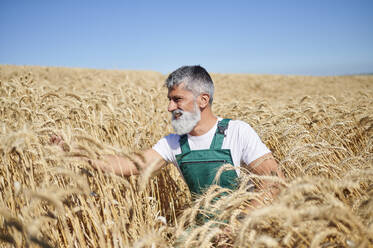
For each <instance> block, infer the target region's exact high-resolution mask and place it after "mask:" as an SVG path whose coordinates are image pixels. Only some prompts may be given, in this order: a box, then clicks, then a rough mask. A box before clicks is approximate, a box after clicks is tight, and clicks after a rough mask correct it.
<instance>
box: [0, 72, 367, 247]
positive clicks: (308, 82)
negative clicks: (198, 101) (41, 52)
mask: <svg viewBox="0 0 373 248" xmlns="http://www.w3.org/2000/svg"><path fill="white" fill-rule="evenodd" d="M212 76H213V79H214V82H215V86H216V95H215V97H214V99H215V101H214V104H213V109H214V111H215V113H216V114H217V115H219V116H221V117H226V118H233V119H241V120H244V121H246V122H248V123H249V124H250V125H251V126H252V127H253V128H254V129H255V130H256V131H257V133H258V134H259V135H260V137H261V138H262V140H263V142H264V143H265V144H266V145H267V146H268V147H269V148H270V149H271V150H272V151H273V156H274V157H275V159H276V160H277V161H278V162H279V164H280V166H281V169H282V170H283V172H284V174H285V176H286V182H283V181H281V180H278V178H276V177H270V176H267V177H260V176H256V175H253V174H250V171H249V170H247V169H246V168H241V176H240V182H241V183H240V185H239V188H238V189H237V190H235V191H230V190H227V189H221V188H219V187H211V188H210V189H209V191H208V192H207V193H206V194H205V195H204V196H203V197H201V198H199V199H197V200H195V201H194V202H192V201H191V195H190V194H189V192H188V189H187V186H186V185H185V183H184V182H183V180H182V178H181V177H180V175H179V172H178V170H177V169H175V168H174V167H173V166H172V165H167V166H164V168H163V169H162V170H161V172H160V173H159V174H157V175H155V176H154V175H152V168H149V169H147V170H145V171H144V173H143V174H142V175H141V176H139V177H135V176H133V177H130V178H122V177H118V176H115V175H113V174H110V173H102V172H101V171H95V170H93V169H92V168H91V167H90V165H89V164H88V163H87V162H86V161H85V160H82V159H79V158H77V156H84V157H87V158H89V159H96V158H100V156H101V155H103V154H118V155H122V156H127V157H129V158H130V159H132V160H133V161H136V163H141V162H143V159H142V155H141V152H140V151H141V150H143V149H147V148H150V147H151V146H152V145H153V144H154V143H155V142H157V140H159V139H160V138H161V137H162V136H164V135H166V134H168V133H170V132H172V130H171V128H170V123H169V114H168V113H167V111H166V107H167V97H166V93H167V90H166V89H165V88H164V87H163V81H164V79H165V75H162V74H159V73H156V72H146V71H144V72H134V71H108V70H107V71H105V70H88V69H78V68H75V69H68V68H53V67H21V66H19V67H17V66H0V166H1V169H0V189H1V194H0V245H1V246H2V247H25V246H27V245H29V246H30V245H31V246H40V247H131V246H132V247H173V246H178V247H197V246H198V247H326V246H331V247H369V246H373V231H372V230H373V136H372V134H373V98H372V95H373V76H363V75H359V76H340V77H310V76H278V75H272V76H271V75H243V74H242V75H228V74H214V75H212ZM51 135H59V136H62V137H63V139H64V140H65V147H64V150H65V151H61V150H60V149H58V147H56V146H51V145H50V144H49V140H50V136H51ZM71 148H78V150H79V153H71V152H70V150H71ZM74 150H75V149H74ZM131 154H132V155H131ZM154 165H155V163H154ZM226 169H231V168H230V167H229V166H228V167H227V168H226ZM221 172H222V171H220V172H219V173H221ZM216 180H218V178H216ZM261 180H265V181H266V182H273V185H276V187H279V189H280V194H279V195H278V197H277V198H276V199H271V198H268V197H267V194H266V192H261V191H257V190H256V189H255V184H256V185H257V186H258V187H259V186H260V182H261ZM224 193H228V194H224ZM253 201H256V202H259V203H260V204H261V205H262V206H261V207H260V208H253V207H252V202H253ZM201 215H205V216H207V217H209V218H210V219H211V220H210V221H208V222H207V223H197V222H198V218H199V216H201Z"/></svg>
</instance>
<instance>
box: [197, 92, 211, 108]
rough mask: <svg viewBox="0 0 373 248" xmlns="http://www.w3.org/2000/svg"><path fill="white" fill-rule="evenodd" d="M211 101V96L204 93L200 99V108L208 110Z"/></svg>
mask: <svg viewBox="0 0 373 248" xmlns="http://www.w3.org/2000/svg"><path fill="white" fill-rule="evenodd" d="M209 101H210V95H209V94H206V93H202V94H201V95H199V97H198V106H199V107H200V108H206V107H207V106H208V105H209Z"/></svg>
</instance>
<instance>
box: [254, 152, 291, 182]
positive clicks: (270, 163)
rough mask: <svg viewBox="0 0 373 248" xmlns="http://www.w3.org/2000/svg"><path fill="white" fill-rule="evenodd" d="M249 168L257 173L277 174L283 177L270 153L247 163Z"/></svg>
mask: <svg viewBox="0 0 373 248" xmlns="http://www.w3.org/2000/svg"><path fill="white" fill-rule="evenodd" d="M249 169H250V170H251V171H252V172H254V173H255V174H257V175H265V176H278V177H280V178H284V175H283V174H282V172H281V170H280V167H279V166H278V164H277V162H276V160H275V159H274V158H273V156H272V153H267V154H265V155H263V156H261V157H260V158H258V159H256V160H254V161H253V162H251V163H250V164H249Z"/></svg>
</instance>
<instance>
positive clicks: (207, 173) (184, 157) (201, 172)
mask: <svg viewBox="0 0 373 248" xmlns="http://www.w3.org/2000/svg"><path fill="white" fill-rule="evenodd" d="M229 121H230V119H223V120H221V121H219V122H218V125H217V129H216V132H215V135H214V138H213V140H212V142H211V145H210V149H204V150H194V151H191V150H190V147H189V143H188V136H187V135H183V136H181V137H180V141H179V142H180V148H181V154H178V155H176V160H177V163H178V164H179V167H180V170H181V172H182V174H183V176H184V179H185V181H186V183H187V185H188V187H189V190H190V191H191V193H192V197H196V196H200V195H202V194H203V193H204V192H205V191H206V190H207V189H208V188H209V187H210V186H211V185H212V184H217V185H219V186H221V187H223V188H229V189H235V188H236V185H237V173H236V171H235V170H226V171H223V173H221V176H220V178H218V180H217V181H216V182H215V181H214V179H215V176H216V173H217V172H218V170H219V169H220V167H221V166H222V165H224V164H231V165H233V161H232V156H231V151H230V149H221V147H222V144H223V140H224V137H225V134H224V133H225V130H226V129H227V128H228V124H229Z"/></svg>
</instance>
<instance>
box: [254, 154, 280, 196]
mask: <svg viewBox="0 0 373 248" xmlns="http://www.w3.org/2000/svg"><path fill="white" fill-rule="evenodd" d="M250 171H251V172H252V173H254V174H256V175H258V176H259V178H258V180H257V182H258V183H257V186H258V189H259V190H260V191H261V192H263V193H264V194H263V197H261V198H262V199H261V200H265V199H266V198H275V197H276V196H277V195H278V193H279V192H280V181H281V180H284V179H285V177H284V174H283V173H282V171H281V169H280V167H279V166H278V164H277V162H276V161H275V160H274V158H273V156H272V155H271V154H267V155H265V156H263V157H262V158H260V159H258V160H257V161H254V163H253V164H251V168H250ZM260 176H264V177H263V178H260ZM267 176H269V178H268V177H267ZM265 177H267V178H265Z"/></svg>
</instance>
